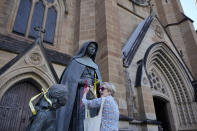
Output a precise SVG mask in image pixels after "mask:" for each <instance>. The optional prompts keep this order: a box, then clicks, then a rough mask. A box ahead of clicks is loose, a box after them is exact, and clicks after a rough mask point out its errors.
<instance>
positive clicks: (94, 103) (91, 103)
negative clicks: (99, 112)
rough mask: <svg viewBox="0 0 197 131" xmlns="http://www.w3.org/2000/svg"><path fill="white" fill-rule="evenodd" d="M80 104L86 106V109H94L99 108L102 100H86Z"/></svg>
mask: <svg viewBox="0 0 197 131" xmlns="http://www.w3.org/2000/svg"><path fill="white" fill-rule="evenodd" d="M82 102H83V103H84V104H85V105H87V106H88V108H96V107H100V105H101V102H102V98H96V99H93V100H87V99H86V98H83V99H82Z"/></svg>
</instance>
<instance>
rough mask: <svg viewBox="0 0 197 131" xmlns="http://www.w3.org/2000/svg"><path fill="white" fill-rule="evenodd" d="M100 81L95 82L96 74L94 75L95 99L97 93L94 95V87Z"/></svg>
mask: <svg viewBox="0 0 197 131" xmlns="http://www.w3.org/2000/svg"><path fill="white" fill-rule="evenodd" d="M100 81H101V80H98V81H97V80H96V73H95V74H94V94H95V95H96V97H97V93H96V85H97V84H98V83H99V82H100Z"/></svg>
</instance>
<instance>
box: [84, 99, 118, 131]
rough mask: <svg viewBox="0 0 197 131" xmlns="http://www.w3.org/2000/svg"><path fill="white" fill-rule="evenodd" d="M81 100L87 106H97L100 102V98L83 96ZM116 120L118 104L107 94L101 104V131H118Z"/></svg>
mask: <svg viewBox="0 0 197 131" xmlns="http://www.w3.org/2000/svg"><path fill="white" fill-rule="evenodd" d="M82 101H83V103H84V104H85V105H87V107H88V108H99V107H100V105H101V103H102V98H97V99H93V100H87V99H85V98H83V99H82ZM118 122H119V109H118V105H117V103H116V101H115V100H114V98H113V97H112V96H107V97H105V102H104V104H103V112H102V119H101V131H118Z"/></svg>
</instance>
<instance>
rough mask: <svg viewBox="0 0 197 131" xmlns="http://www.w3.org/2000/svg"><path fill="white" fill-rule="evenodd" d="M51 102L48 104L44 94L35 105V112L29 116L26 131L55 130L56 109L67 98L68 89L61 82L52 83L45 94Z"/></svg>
mask: <svg viewBox="0 0 197 131" xmlns="http://www.w3.org/2000/svg"><path fill="white" fill-rule="evenodd" d="M46 96H47V98H49V99H50V100H51V102H52V106H50V104H49V102H47V101H46V99H45V98H44V95H43V96H41V98H40V99H39V101H38V103H37V104H36V106H35V109H36V111H37V114H36V115H34V116H32V117H31V118H30V124H29V125H28V127H27V131H55V130H56V109H58V108H60V107H61V106H64V105H65V104H66V102H67V100H68V89H67V88H66V87H65V85H63V84H55V85H53V86H52V87H51V88H50V89H49V90H48V92H47V94H46Z"/></svg>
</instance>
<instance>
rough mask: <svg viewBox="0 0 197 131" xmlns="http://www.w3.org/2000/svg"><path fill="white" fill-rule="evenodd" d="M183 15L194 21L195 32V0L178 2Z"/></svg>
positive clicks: (196, 14) (196, 13)
mask: <svg viewBox="0 0 197 131" xmlns="http://www.w3.org/2000/svg"><path fill="white" fill-rule="evenodd" d="M180 1H181V5H182V7H183V10H184V14H186V16H188V17H189V18H191V19H192V20H193V21H194V23H193V24H194V27H195V30H197V5H196V4H195V0H180Z"/></svg>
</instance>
